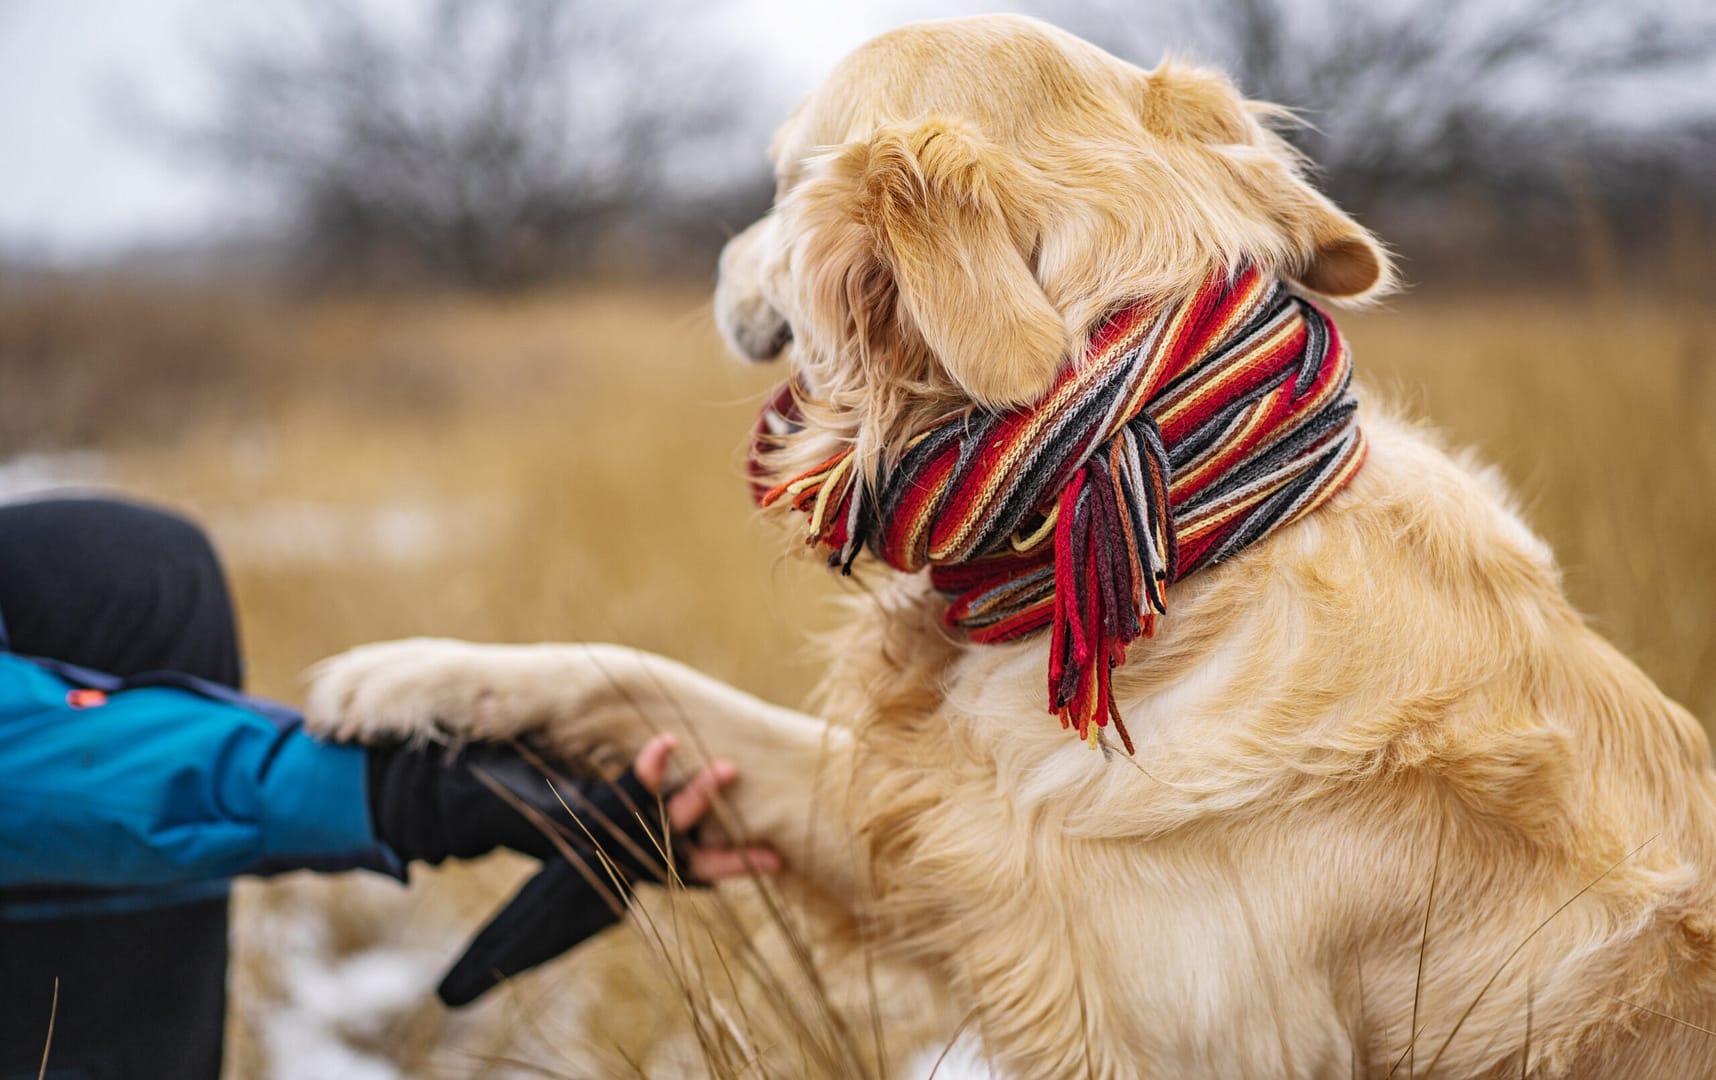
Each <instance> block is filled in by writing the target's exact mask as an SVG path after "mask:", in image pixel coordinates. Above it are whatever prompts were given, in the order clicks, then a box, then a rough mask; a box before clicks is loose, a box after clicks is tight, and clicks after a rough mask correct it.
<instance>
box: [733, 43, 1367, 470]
mask: <svg viewBox="0 0 1716 1080" xmlns="http://www.w3.org/2000/svg"><path fill="white" fill-rule="evenodd" d="M1282 115H1283V114H1282V112H1281V110H1279V109H1276V108H1274V107H1272V106H1268V105H1262V104H1258V103H1253V102H1248V101H1246V100H1245V99H1244V98H1242V97H1241V96H1240V95H1239V93H1238V92H1237V91H1236V90H1235V89H1234V87H1233V85H1232V84H1231V83H1230V82H1229V81H1228V80H1227V79H1226V78H1224V77H1222V76H1221V75H1219V74H1215V73H1212V72H1210V71H1206V70H1202V69H1199V68H1194V67H1189V66H1185V65H1182V64H1178V63H1172V62H1170V63H1164V64H1162V65H1161V66H1160V67H1158V68H1157V69H1156V70H1154V71H1144V70H1142V69H1140V68H1137V67H1134V66H1133V65H1131V64H1128V63H1125V62H1124V61H1121V60H1119V59H1117V58H1115V57H1113V56H1110V55H1109V54H1107V53H1105V52H1103V51H1102V50H1100V49H1098V48H1096V47H1095V46H1093V45H1090V44H1088V43H1086V42H1084V41H1081V40H1079V39H1078V38H1075V37H1073V36H1071V35H1070V34H1067V33H1064V32H1062V31H1060V30H1056V29H1055V28H1053V27H1050V26H1047V25H1045V24H1043V23H1041V22H1037V21H1035V20H1032V19H1027V18H1023V17H1017V16H986V17H979V18H969V19H949V20H941V21H935V22H927V23H919V24H915V25H911V26H907V27H904V28H902V29H899V30H895V31H893V32H891V33H888V34H885V35H883V36H882V37H880V38H877V39H876V40H874V41H872V42H870V43H869V44H867V45H865V46H863V47H862V48H860V49H859V50H858V51H856V52H855V53H853V54H852V55H850V56H848V57H847V58H846V59H845V60H844V61H842V62H841V63H840V65H839V66H838V67H836V68H835V70H834V72H833V73H832V74H831V75H830V76H829V77H828V78H827V80H825V81H824V82H823V84H822V85H821V86H820V87H818V88H817V89H816V90H815V91H814V92H813V93H812V94H811V95H810V96H809V98H807V99H806V100H805V101H804V102H803V103H802V104H801V105H800V106H799V108H798V109H797V111H796V112H794V114H793V115H792V117H791V118H790V119H788V120H787V122H786V124H785V125H783V126H782V127H781V129H780V131H779V133H778V134H777V135H776V137H775V141H774V146H773V151H772V153H773V157H774V164H775V176H776V192H775V204H774V208H773V209H772V210H771V211H770V213H769V214H768V215H767V216H765V217H764V218H763V219H762V220H761V221H758V222H757V223H756V224H755V225H752V226H751V227H750V228H749V229H747V230H746V231H745V232H743V233H741V234H740V235H738V236H737V237H735V238H734V239H733V240H732V241H731V242H730V243H729V244H728V245H727V248H726V250H725V251H724V252H723V253H722V257H721V269H720V281H719V284H718V286H717V288H716V316H717V321H718V322H719V323H720V326H721V329H722V332H723V334H724V335H725V337H726V338H727V341H728V343H729V344H730V346H731V347H732V348H733V350H734V351H735V352H737V353H739V354H740V355H742V356H745V357H747V358H750V359H753V360H768V359H773V358H774V357H776V356H777V355H779V354H780V353H782V352H783V351H786V350H788V347H789V343H790V354H791V359H792V362H793V364H794V365H795V368H796V373H797V375H798V379H799V382H800V385H801V387H802V392H803V396H804V398H805V399H806V400H805V401H804V403H803V411H804V414H805V420H806V425H805V430H804V432H803V433H802V434H801V435H800V436H799V437H797V438H795V439H793V440H789V442H788V444H787V445H786V446H784V447H783V448H782V449H781V450H780V451H778V452H777V453H775V454H773V455H771V456H770V460H769V463H768V465H769V468H770V469H771V471H776V472H778V473H779V474H781V475H791V474H792V473H793V472H794V471H796V470H797V469H801V468H803V467H805V466H807V465H809V464H811V463H813V462H814V461H816V460H819V459H820V458H821V457H824V456H826V455H827V454H828V453H829V452H831V451H832V450H834V449H838V448H840V446H842V445H853V446H855V447H856V449H857V453H858V461H859V462H860V463H861V466H862V467H864V468H865V469H867V470H868V469H873V468H874V467H875V466H876V465H877V464H878V463H879V462H881V461H884V460H887V459H888V458H890V457H891V456H892V455H895V454H897V453H898V452H899V451H900V450H901V449H902V447H903V445H904V443H905V441H906V440H907V439H909V438H910V437H911V436H912V435H913V434H914V433H916V432H917V431H920V430H922V429H923V428H924V427H925V426H927V425H928V423H929V422H931V421H933V420H934V419H937V418H939V417H942V416H944V415H946V414H947V413H948V412H949V411H950V410H956V409H959V408H961V407H966V406H972V405H975V406H978V407H982V408H989V409H998V408H1005V407H1008V406H1013V405H1019V404H1024V403H1027V402H1030V401H1032V400H1034V399H1036V398H1037V397H1038V396H1039V395H1041V394H1042V393H1043V391H1044V390H1046V389H1047V387H1048V385H1049V384H1050V382H1051V381H1052V380H1053V379H1054V377H1055V375H1056V373H1057V371H1058V370H1059V368H1060V367H1061V365H1062V364H1063V363H1065V362H1067V361H1068V359H1069V358H1070V357H1072V356H1075V355H1078V353H1079V352H1080V351H1081V350H1082V348H1083V345H1084V342H1085V339H1086V337H1087V335H1088V334H1089V333H1090V332H1091V331H1093V330H1094V329H1095V328H1096V327H1097V326H1098V325H1099V324H1100V322H1101V320H1102V318H1103V317H1104V315H1106V314H1108V313H1109V312H1111V311H1113V310H1114V309H1116V308H1118V307H1120V306H1123V305H1126V304H1129V303H1132V302H1135V301H1138V300H1141V299H1147V298H1161V299H1171V298H1173V297H1176V296H1180V295H1184V294H1185V293H1188V292H1190V291H1191V290H1193V289H1195V288H1196V287H1197V286H1198V285H1199V283H1201V282H1202V281H1203V280H1204V279H1205V278H1206V277H1207V275H1208V274H1209V273H1210V272H1211V271H1212V270H1213V269H1215V268H1218V267H1231V266H1233V265H1235V264H1236V263H1238V262H1240V261H1241V260H1246V259H1249V260H1251V261H1253V262H1255V263H1257V264H1259V265H1260V266H1262V267H1263V268H1265V269H1267V270H1270V271H1273V272H1275V273H1277V274H1279V275H1280V276H1282V277H1285V278H1288V279H1290V280H1292V281H1294V282H1296V283H1298V284H1299V285H1300V286H1301V287H1303V288H1304V289H1306V290H1309V291H1311V292H1313V293H1317V294H1319V295H1321V296H1324V297H1327V298H1330V299H1333V300H1362V299H1365V298H1367V297H1370V296H1374V295H1376V294H1378V293H1380V292H1381V291H1383V290H1385V289H1386V288H1388V286H1389V285H1390V284H1391V282H1392V270H1391V267H1390V264H1389V260H1388V257H1387V255H1386V254H1385V253H1384V251H1383V250H1382V248H1381V247H1380V246H1379V245H1378V244H1377V243H1376V241H1375V240H1374V239H1373V238H1372V237H1371V235H1370V234H1369V233H1368V232H1366V231H1365V230H1364V229H1363V228H1361V227H1359V226H1358V225H1357V224H1356V223H1355V222H1353V221H1352V219H1350V218H1348V217H1347V216H1346V215H1345V214H1343V213H1341V212H1340V210H1338V209H1336V207H1335V206H1334V205H1333V204H1332V203H1331V202H1329V200H1328V199H1326V198H1325V197H1324V196H1322V195H1321V194H1319V193H1318V192H1317V191H1315V190H1314V189H1312V188H1311V187H1310V186H1309V185H1308V184H1307V183H1306V182H1305V180H1304V178H1303V176H1302V174H1301V163H1300V162H1299V160H1298V159H1297V157H1296V156H1295V155H1294V153H1293V152H1292V150H1291V149H1290V148H1289V147H1288V145H1287V144H1286V143H1285V142H1284V141H1283V140H1282V139H1281V138H1280V137H1279V136H1278V135H1276V134H1275V133H1274V132H1273V131H1272V130H1271V129H1270V127H1269V124H1270V122H1272V121H1274V120H1277V119H1279V118H1281V117H1282Z"/></svg>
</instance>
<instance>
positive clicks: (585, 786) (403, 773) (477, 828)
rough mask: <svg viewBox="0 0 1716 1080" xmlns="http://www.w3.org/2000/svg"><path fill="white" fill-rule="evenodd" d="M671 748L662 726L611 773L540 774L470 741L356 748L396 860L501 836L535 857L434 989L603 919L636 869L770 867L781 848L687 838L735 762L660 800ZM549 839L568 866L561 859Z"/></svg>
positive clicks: (479, 848)
mask: <svg viewBox="0 0 1716 1080" xmlns="http://www.w3.org/2000/svg"><path fill="white" fill-rule="evenodd" d="M676 746H677V742H676V740H675V739H674V738H673V737H672V736H667V735H662V736H657V737H656V738H654V739H652V740H650V742H649V743H648V744H646V745H645V746H644V748H643V750H641V751H640V752H639V753H638V757H637V760H636V761H635V762H634V763H633V766H632V768H630V769H628V770H627V771H626V772H625V773H624V774H623V775H621V776H620V777H619V778H618V779H617V780H615V781H614V782H612V783H606V782H603V781H600V780H588V779H569V778H566V777H563V776H558V775H555V776H548V775H545V774H544V772H543V770H542V767H541V764H540V763H539V762H538V761H533V760H532V759H531V758H530V757H527V756H526V755H525V754H523V753H521V752H520V751H518V750H516V749H514V748H513V747H511V746H507V745H501V744H477V745H474V746H471V747H468V748H466V749H465V750H464V751H463V752H461V753H459V754H457V755H456V756H455V755H450V754H449V752H448V751H447V750H446V749H444V748H442V747H437V746H410V745H401V746H391V747H375V748H372V749H371V750H370V751H369V754H370V758H369V780H370V813H371V820H372V821H373V823H374V826H375V832H376V836H377V837H378V838H379V839H380V840H381V841H382V842H384V843H386V844H387V845H388V846H389V847H390V848H392V849H393V851H394V852H395V853H396V854H398V855H399V856H400V857H401V858H404V859H408V860H418V861H422V862H428V863H431V864H435V863H439V862H441V861H442V860H444V859H447V858H472V857H474V856H477V855H483V854H486V853H488V852H490V851H493V850H494V849H495V848H497V847H506V848H511V849H512V850H514V851H520V852H524V853H525V854H528V855H534V856H536V857H537V858H539V859H542V860H543V861H544V867H543V869H542V870H541V871H540V872H539V873H538V874H537V875H536V876H535V877H534V878H532V879H531V880H530V881H528V882H526V883H525V885H524V887H523V888H521V889H520V890H519V891H518V893H517V894H515V895H514V896H513V897H512V899H511V900H509V901H508V902H507V903H506V905H505V906H504V907H502V909H501V910H500V912H499V913H498V914H497V915H495V916H494V918H493V919H491V920H490V921H489V923H488V924H487V925H486V926H484V927H483V929H482V930H481V931H480V932H479V933H478V934H477V936H476V937H475V938H474V939H473V940H472V941H471V943H470V945H469V946H467V947H466V949H465V952H464V954H463V955H462V956H461V957H460V958H459V960H458V961H457V962H455V963H454V965H453V967H452V969H451V970H450V971H449V972H448V973H447V976H446V977H445V978H444V979H443V980H442V982H441V986H440V988H439V990H438V992H439V994H440V996H441V1000H442V1001H444V1002H445V1003H446V1004H448V1005H452V1006H458V1005H465V1004H468V1003H470V1002H472V1001H475V1000H476V999H477V998H478V997H480V996H481V995H482V994H483V993H485V992H486V991H487V990H488V989H489V988H490V987H492V986H494V985H495V984H496V983H498V982H500V981H501V980H502V979H505V978H508V977H510V976H512V975H515V974H518V973H519V972H521V971H525V970H527V969H529V968H532V967H535V966H536V965H538V964H541V963H543V962H545V961H547V960H551V959H553V958H554V957H556V956H558V955H560V954H561V953H562V952H565V951H566V950H567V949H570V948H571V947H572V946H574V945H576V944H578V943H579V942H581V941H583V940H584V939H585V938H587V937H590V936H591V935H592V934H595V933H596V932H597V931H599V930H602V929H604V928H605V927H607V926H609V925H611V924H613V923H614V922H616V921H617V920H618V919H619V918H620V915H621V914H622V913H623V910H624V905H625V904H626V903H627V902H628V901H629V900H630V898H631V887H632V885H634V884H635V883H637V882H639V881H651V882H658V883H660V882H664V881H666V880H669V874H670V873H671V875H672V877H674V878H677V879H678V880H681V881H688V882H692V883H698V882H710V881H716V880H719V879H720V878H723V877H730V876H733V875H736V874H742V873H747V872H749V871H752V870H754V871H757V872H763V873H772V872H773V871H775V870H778V869H779V868H780V857H779V856H778V855H776V854H775V853H774V852H773V851H771V850H769V849H767V848H751V849H747V850H745V851H736V850H725V849H723V850H717V849H707V848H696V847H692V846H691V845H690V844H688V843H687V841H686V837H687V836H688V834H689V832H690V830H691V829H693V828H694V827H695V826H696V825H697V823H698V822H700V821H701V820H702V819H703V817H704V815H705V814H706V813H707V812H708V809H709V805H710V802H711V800H712V799H713V797H714V795H715V793H716V792H717V791H718V790H720V788H722V787H724V786H725V785H727V784H729V783H731V782H732V781H733V780H734V779H735V778H736V777H737V775H738V771H737V770H736V769H735V768H734V767H733V765H732V764H731V763H730V762H724V761H717V762H715V763H713V764H711V765H709V766H708V767H706V768H704V769H703V770H702V771H701V772H699V773H698V774H697V776H696V777H694V778H693V779H692V780H691V781H690V782H689V783H687V784H686V785H685V786H684V787H683V788H681V789H680V790H678V791H677V792H675V793H672V794H671V796H670V797H668V798H667V799H665V801H664V800H662V799H661V798H659V797H658V793H659V792H660V791H661V787H662V780H663V777H664V776H665V774H666V772H667V760H668V757H669V755H671V754H672V753H673V751H674V749H675V748H676ZM550 781H552V785H551V783H550ZM491 783H492V784H495V785H498V786H499V787H501V788H504V789H505V791H506V795H502V794H499V793H497V792H496V791H495V789H494V787H492V786H491ZM556 792H558V795H556ZM563 803H564V805H563ZM520 805H522V806H523V807H527V808H528V810H529V813H528V814H527V812H525V811H521V809H520ZM568 808H570V809H571V811H572V812H573V814H575V815H576V816H577V819H578V820H577V821H573V820H571V819H570V818H569V817H568V815H567V809H568ZM663 809H665V811H666V826H667V827H666V828H664V827H663V819H662V811H663ZM551 832H553V833H554V834H555V836H552V837H551V835H550V833H551ZM591 837H594V838H595V841H596V844H599V845H600V854H598V853H597V850H596V844H593V843H592V842H591ZM556 838H557V839H558V840H559V841H560V843H558V844H557V843H556ZM562 844H563V845H564V847H565V849H569V850H570V853H571V855H572V857H573V858H576V859H577V860H578V864H577V865H574V863H572V862H570V861H568V860H567V858H565V857H563V855H562V846H561V845H562ZM664 848H665V849H666V853H667V856H668V860H664V859H663V849H664ZM669 860H671V863H672V865H671V867H669V866H668V865H666V863H667V861H669ZM616 879H617V880H616Z"/></svg>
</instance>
